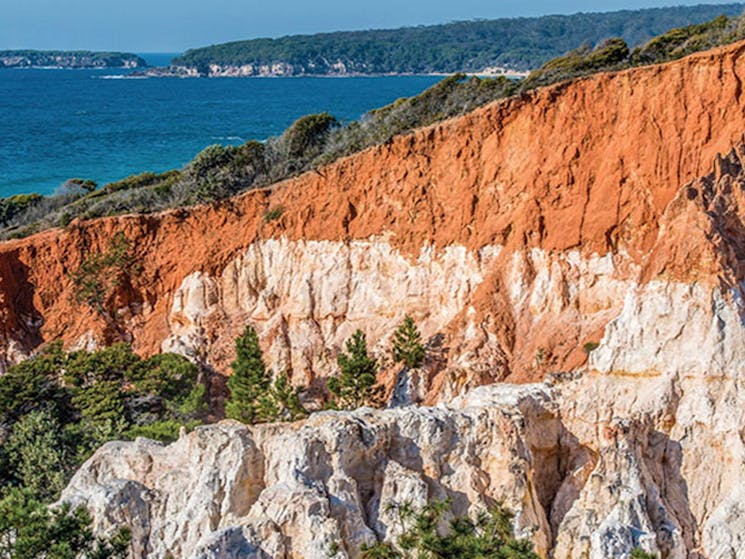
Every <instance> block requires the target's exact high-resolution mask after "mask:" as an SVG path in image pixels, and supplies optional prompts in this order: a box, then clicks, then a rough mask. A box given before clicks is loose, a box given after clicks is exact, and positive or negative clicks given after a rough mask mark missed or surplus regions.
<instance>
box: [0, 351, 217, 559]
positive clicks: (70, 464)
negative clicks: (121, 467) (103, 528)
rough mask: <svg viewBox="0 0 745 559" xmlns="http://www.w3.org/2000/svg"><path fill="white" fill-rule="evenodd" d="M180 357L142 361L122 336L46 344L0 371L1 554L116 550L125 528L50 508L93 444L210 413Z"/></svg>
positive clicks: (71, 555)
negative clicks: (65, 345)
mask: <svg viewBox="0 0 745 559" xmlns="http://www.w3.org/2000/svg"><path fill="white" fill-rule="evenodd" d="M199 376H200V375H199V370H198V368H197V367H196V366H195V365H193V364H192V363H190V362H189V361H187V360H186V359H185V358H183V357H181V356H178V355H173V354H161V355H156V356H154V357H151V358H149V359H141V358H140V357H138V356H137V355H136V354H135V353H134V352H133V351H132V348H131V347H130V346H128V345H126V344H116V345H113V346H110V347H108V348H105V349H102V350H100V351H95V352H88V351H74V352H71V353H66V352H64V351H63V350H62V345H61V344H60V343H53V344H50V345H49V346H48V347H46V349H44V350H43V351H41V352H40V353H39V354H38V355H37V356H35V357H33V358H31V359H28V360H26V361H23V362H21V363H20V364H18V365H15V366H13V367H11V368H10V369H9V370H8V371H7V372H6V373H5V374H4V375H2V376H0V559H77V558H80V559H82V558H92V557H95V558H97V559H109V558H118V557H124V556H125V555H126V551H127V548H128V543H129V534H128V532H127V531H126V530H122V531H120V532H119V533H118V534H115V535H114V537H112V538H110V539H98V538H95V537H93V535H92V530H91V519H90V518H89V516H88V514H87V513H86V512H85V509H83V508H80V509H75V510H73V509H71V508H70V507H69V506H66V505H63V506H60V507H56V508H53V509H48V508H47V505H48V504H49V503H51V502H53V501H54V500H55V499H57V498H58V497H59V494H60V492H61V491H62V489H63V488H64V486H65V485H66V484H67V483H68V482H69V480H70V477H71V476H72V474H73V472H74V471H75V470H76V469H77V468H78V467H79V466H80V464H82V462H83V461H84V460H86V459H87V458H88V457H89V456H90V455H91V453H92V452H93V451H94V450H95V449H96V448H97V447H98V446H100V445H101V444H103V443H104V442H107V441H109V440H112V439H131V438H133V437H135V436H140V435H142V434H147V435H148V436H150V437H151V438H156V439H158V440H161V441H172V440H174V439H175V438H176V437H177V436H178V432H179V429H180V428H181V426H185V427H187V428H191V427H193V426H195V425H198V424H200V423H202V422H203V420H204V419H205V418H206V415H207V413H208V408H207V399H206V387H205V385H204V384H203V383H202V382H200V380H199Z"/></svg>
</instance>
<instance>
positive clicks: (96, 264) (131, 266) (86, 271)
mask: <svg viewBox="0 0 745 559" xmlns="http://www.w3.org/2000/svg"><path fill="white" fill-rule="evenodd" d="M135 269H136V264H135V258H134V255H133V254H132V251H131V242H130V240H129V239H128V238H127V237H126V236H125V235H124V233H121V232H120V233H117V234H116V235H115V236H114V238H113V239H112V240H111V241H110V242H109V245H108V247H107V248H106V250H104V251H103V252H101V253H95V254H91V255H89V256H88V257H87V258H86V259H85V260H84V261H83V263H82V264H81V265H80V267H79V268H78V269H77V270H76V271H75V272H73V273H72V274H70V278H71V279H72V282H73V284H75V300H76V301H77V302H78V303H83V304H86V305H88V306H89V307H91V308H92V309H93V310H95V311H96V312H97V313H98V314H99V315H100V316H101V317H102V318H103V319H104V320H105V321H106V323H107V325H109V326H112V327H114V328H115V329H117V330H119V328H118V323H117V320H116V315H115V312H114V310H113V309H112V308H111V307H112V304H113V300H112V299H113V297H114V296H115V295H116V291H117V289H118V288H119V287H120V286H121V285H122V284H123V283H124V282H125V281H128V280H129V276H130V275H131V274H132V273H133V272H135Z"/></svg>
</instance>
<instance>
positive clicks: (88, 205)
mask: <svg viewBox="0 0 745 559" xmlns="http://www.w3.org/2000/svg"><path fill="white" fill-rule="evenodd" d="M735 6H736V5H732V6H724V7H723V6H719V7H713V8H714V9H715V10H716V11H717V12H719V11H725V12H727V13H733V12H734V11H735V9H736V8H735ZM710 8H712V7H702V6H699V7H696V8H695V10H703V12H695V10H694V12H695V13H702V14H703V13H704V12H706V10H709V9H710ZM687 9H688V8H680V9H678V8H676V9H671V11H667V12H665V13H669V14H676V13H677V14H678V16H680V17H681V18H682V17H683V16H682V15H681V14H683V13H684V11H685V10H687ZM739 9H740V8H739V6H738V7H737V10H739ZM676 10H678V11H677V12H676ZM679 10H683V11H682V12H681V11H679ZM694 12H690V13H694ZM619 13H620V12H619ZM640 13H641V14H642V15H640V16H639V17H641V18H642V19H641V20H638V21H637V20H635V22H634V23H635V25H634V27H636V25H637V24H638V25H640V26H641V27H642V28H644V27H645V26H647V27H649V28H651V27H650V26H651V25H652V24H651V23H650V22H652V21H653V20H655V18H656V17H657V16H659V15H660V13H661V12H660V13H657V11H655V10H649V11H643V12H640ZM685 13H688V12H685ZM644 14H646V16H645V15H644ZM596 15H597V14H594V15H593V14H578V15H577V16H572V17H574V18H579V19H575V20H572V21H584V20H583V19H582V18H589V19H588V20H587V21H594V20H593V19H592V18H593V17H595V16H596ZM600 15H603V16H609V14H600ZM611 15H612V14H611ZM647 16H648V17H649V18H651V19H648V20H645V19H644V17H647ZM678 16H675V17H674V18H673V19H672V20H670V21H673V20H674V21H678V20H677V19H675V18H677V17H678ZM686 17H687V16H686ZM559 19H561V18H559ZM663 19H664V18H663ZM683 19H684V20H685V18H683ZM521 21H522V20H515V21H513V22H512V24H511V29H510V33H505V34H503V35H504V37H507V38H509V39H510V40H514V41H518V42H519V41H521V40H522V36H521V35H520V33H519V32H517V31H516V29H519V28H520V24H521V23H520V22H521ZM557 21H558V20H557ZM621 21H626V20H624V19H623V18H621V19H620V20H618V22H617V23H616V24H614V25H613V26H612V29H609V30H608V32H607V33H606V32H603V34H602V35H600V36H598V37H597V41H600V42H599V43H598V44H597V46H595V47H592V46H590V45H591V44H593V43H594V42H595V38H591V40H590V41H589V42H587V43H586V44H585V45H584V46H581V47H580V48H577V49H575V50H572V51H570V52H569V53H568V54H565V55H563V56H560V57H558V58H556V59H553V60H549V61H548V62H546V63H545V64H544V65H543V66H542V67H541V68H539V69H537V70H535V71H534V72H531V74H530V75H529V76H528V77H527V78H525V79H523V80H511V79H507V78H505V77H497V78H493V79H489V78H479V77H475V76H473V77H467V76H465V75H464V74H455V75H453V76H450V77H448V78H445V79H444V80H442V81H441V82H440V83H438V84H436V85H434V86H432V87H431V88H429V89H427V90H426V91H424V92H422V93H421V94H419V95H417V96H415V97H411V98H407V99H399V100H397V101H396V102H394V103H391V104H390V105H387V106H385V107H382V108H380V109H377V110H373V111H370V112H369V113H368V114H366V115H364V116H363V117H362V118H361V119H360V120H358V121H354V122H349V123H340V122H338V121H337V120H336V119H335V118H334V117H333V116H331V115H329V114H328V113H321V114H317V115H309V116H306V117H303V118H301V119H299V120H298V121H296V122H295V123H294V124H293V125H292V126H290V127H289V128H288V129H287V131H285V133H284V134H282V135H281V136H279V137H276V138H270V139H269V140H267V141H266V142H264V143H262V142H257V141H255V140H251V141H249V142H246V143H245V144H243V145H240V146H219V145H215V146H209V147H207V148H205V149H204V150H203V151H202V152H200V153H199V154H198V155H197V156H196V157H195V158H194V160H193V161H192V162H191V163H189V164H188V165H186V166H185V167H184V168H183V169H181V170H174V171H169V172H167V173H161V174H155V173H142V174H139V175H134V176H132V177H128V178H126V179H123V180H121V181H117V182H113V183H109V184H106V185H103V186H102V187H99V188H96V189H95V190H92V191H91V189H90V188H91V183H90V182H86V181H76V180H72V181H68V182H67V183H66V184H65V185H64V187H63V188H62V189H61V190H60V192H58V193H57V194H55V195H52V196H43V197H40V196H37V195H28V197H27V198H23V197H21V198H18V197H12V198H5V199H0V227H2V230H1V231H0V238H11V237H22V236H25V235H29V234H31V233H34V232H36V231H39V230H42V229H45V228H49V227H59V226H61V227H67V226H71V224H72V225H74V223H73V220H75V219H91V218H96V217H101V216H107V215H115V214H121V213H134V212H142V213H147V212H153V211H157V210H161V209H165V208H173V207H183V206H189V205H193V204H197V203H219V202H220V201H222V200H225V199H227V198H229V197H231V196H233V195H235V194H237V193H240V192H243V191H246V190H249V189H255V188H262V187H266V186H268V185H270V184H273V183H276V182H277V181H280V180H284V179H286V178H289V177H292V176H295V175H297V174H299V173H303V172H306V171H309V170H313V169H319V168H320V167H321V166H323V165H325V164H328V163H330V162H332V161H335V160H337V159H339V158H341V157H344V156H347V155H351V154H353V153H357V152H359V151H361V150H363V149H365V148H368V147H371V146H375V145H381V144H384V143H386V142H388V141H390V140H391V138H393V137H394V136H396V135H399V134H404V133H406V132H409V131H411V130H414V129H416V128H420V127H422V126H427V125H429V124H432V123H435V122H438V121H441V120H443V119H446V118H450V117H454V116H458V115H461V114H464V113H466V112H468V111H471V110H473V109H475V108H477V107H480V106H483V105H485V104H487V103H489V102H492V101H494V100H497V99H503V98H506V97H510V96H514V95H524V94H526V93H529V92H530V91H531V90H532V89H534V88H536V87H540V86H544V85H549V84H553V83H557V82H561V81H564V80H569V79H573V78H577V77H581V76H586V75H589V74H592V73H596V72H601V71H607V70H617V69H622V68H629V67H632V66H638V65H643V64H654V63H659V62H665V61H668V60H673V59H675V58H679V57H681V56H684V55H686V54H690V53H691V52H696V51H699V50H704V49H707V48H711V47H714V46H717V45H722V44H727V43H731V42H733V41H736V40H738V39H742V38H745V18H727V17H718V18H716V19H714V20H713V21H710V22H708V23H702V24H696V25H692V26H689V27H683V28H679V29H674V30H672V31H669V32H667V33H665V34H663V35H661V36H659V37H657V38H655V39H652V40H651V41H649V42H647V43H645V44H643V45H641V46H639V47H637V48H635V49H633V50H632V49H629V47H628V44H636V43H637V42H638V41H637V39H638V40H642V39H643V38H645V37H646V35H645V37H641V36H634V37H635V38H634V37H631V38H630V35H634V32H627V30H626V28H625V27H624V26H623V25H621V23H620V22H621ZM685 21H688V20H685ZM639 22H641V23H639ZM491 23H492V22H470V23H468V24H454V25H455V26H456V27H457V26H459V25H466V26H469V25H473V26H476V27H475V28H478V26H479V25H481V24H484V25H487V24H491ZM551 25H553V24H551ZM557 25H558V24H557ZM562 25H564V24H562ZM487 26H488V25H487ZM559 27H561V26H559ZM426 29H428V28H426ZM557 29H558V28H557ZM410 31H412V32H413V30H410ZM484 32H485V33H486V31H484ZM557 32H558V31H557ZM563 32H564V31H562V33H563ZM613 34H618V35H621V36H622V37H626V39H627V40H624V39H622V38H613V39H604V38H605V37H608V36H612V35H613ZM487 35H488V34H487ZM504 37H503V38H504ZM588 37H591V36H590V35H583V38H588ZM601 39H603V40H601ZM500 40H502V39H500ZM532 40H533V44H537V39H536V37H533V39H532ZM573 46H576V43H572V44H567V46H566V48H567V49H568V48H571V47H573ZM563 50H566V49H564V47H562V51H563ZM421 52H423V51H421V50H418V51H417V55H419V54H421ZM474 52H476V51H474ZM546 58H549V57H546ZM458 67H459V68H461V67H463V66H462V65H460V66H458ZM280 215H281V210H280V209H278V208H273V209H270V210H269V211H268V212H267V214H266V215H265V220H266V221H272V220H274V219H277V218H278V217H279V216H280Z"/></svg>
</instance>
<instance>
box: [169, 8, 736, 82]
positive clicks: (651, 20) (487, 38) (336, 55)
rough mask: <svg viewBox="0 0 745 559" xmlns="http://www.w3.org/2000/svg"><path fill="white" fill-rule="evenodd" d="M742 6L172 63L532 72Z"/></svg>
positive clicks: (298, 44) (373, 35) (518, 24)
mask: <svg viewBox="0 0 745 559" xmlns="http://www.w3.org/2000/svg"><path fill="white" fill-rule="evenodd" d="M741 12H742V5H740V4H727V5H721V6H703V5H701V6H691V7H675V8H660V9H651V10H634V11H632V10H625V11H619V12H610V13H579V14H574V15H568V16H556V15H553V16H544V17H537V18H513V19H497V20H491V21H490V20H477V21H461V22H456V23H449V24H446V25H432V26H420V27H411V28H403V29H389V30H372V31H354V32H338V33H321V34H316V35H310V36H308V35H298V36H291V37H282V38H278V39H254V40H250V41H237V42H233V43H226V44H222V45H215V46H210V47H206V48H199V49H193V50H190V51H187V52H186V53H185V54H184V55H182V56H181V57H178V58H176V59H175V60H174V61H173V64H174V65H179V66H188V67H191V68H196V69H197V70H198V71H200V72H202V73H203V74H207V73H208V68H209V66H210V65H211V64H218V65H224V66H230V65H247V64H254V65H272V64H277V63H284V64H289V65H292V66H293V68H294V72H295V73H300V74H302V73H310V74H326V73H334V72H335V67H334V65H335V64H337V63H339V62H341V63H343V65H344V67H345V68H346V71H347V72H356V73H362V74H386V73H419V74H421V73H439V72H444V73H453V72H464V71H466V72H474V71H481V70H483V69H484V68H489V67H509V68H514V69H518V70H529V69H532V68H537V67H538V66H540V65H541V64H543V63H545V62H546V61H548V60H550V59H551V58H553V57H555V56H559V55H561V54H563V53H565V52H567V51H568V50H570V49H572V48H574V47H576V46H577V45H579V44H582V43H584V42H589V43H591V44H596V43H599V42H601V41H602V40H604V39H606V38H608V37H614V36H620V37H622V38H623V39H624V41H626V42H627V43H629V44H632V45H638V44H641V43H644V42H646V41H648V40H649V39H650V38H652V37H654V36H655V35H658V34H659V33H662V32H664V31H665V30H667V29H670V28H672V27H680V26H683V25H689V24H691V23H698V22H703V21H707V20H709V19H711V18H713V17H716V16H718V15H719V14H726V15H737V14H739V13H741Z"/></svg>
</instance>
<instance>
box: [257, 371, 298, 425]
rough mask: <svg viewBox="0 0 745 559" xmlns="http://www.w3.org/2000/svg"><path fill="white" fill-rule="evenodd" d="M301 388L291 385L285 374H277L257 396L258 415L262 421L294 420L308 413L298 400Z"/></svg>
mask: <svg viewBox="0 0 745 559" xmlns="http://www.w3.org/2000/svg"><path fill="white" fill-rule="evenodd" d="M301 390H302V388H300V387H295V386H292V384H291V383H290V379H289V378H288V376H287V375H286V374H281V375H278V376H277V378H276V379H274V382H273V383H272V385H271V386H270V388H269V390H268V391H267V392H266V394H264V395H263V396H262V397H260V398H259V409H258V415H259V416H260V417H261V419H262V420H264V421H296V420H298V419H302V418H303V417H306V416H307V415H308V412H307V410H306V409H305V407H304V406H303V404H302V402H301V401H300V392H301Z"/></svg>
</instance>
